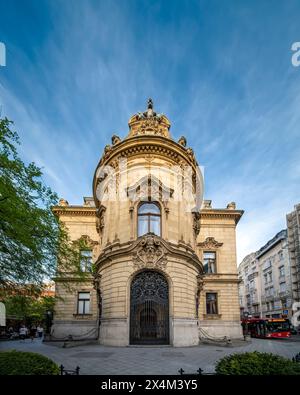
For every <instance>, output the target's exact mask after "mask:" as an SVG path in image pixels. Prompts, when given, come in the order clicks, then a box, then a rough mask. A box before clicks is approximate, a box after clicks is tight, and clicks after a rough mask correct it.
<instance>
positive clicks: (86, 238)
mask: <svg viewBox="0 0 300 395" xmlns="http://www.w3.org/2000/svg"><path fill="white" fill-rule="evenodd" d="M79 241H81V242H83V243H84V244H85V245H86V246H87V247H89V248H93V247H95V246H96V245H97V244H99V243H98V241H94V240H92V239H91V238H90V236H88V235H82V236H81V237H80V238H79Z"/></svg>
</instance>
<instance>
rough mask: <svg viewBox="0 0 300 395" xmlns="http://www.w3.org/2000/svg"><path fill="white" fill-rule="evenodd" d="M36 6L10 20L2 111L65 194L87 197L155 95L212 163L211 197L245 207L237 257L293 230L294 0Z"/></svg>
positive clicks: (219, 203) (297, 193)
mask: <svg viewBox="0 0 300 395" xmlns="http://www.w3.org/2000/svg"><path fill="white" fill-rule="evenodd" d="M29 3H30V5H31V8H30V10H29V11H30V12H29V11H28V7H27V4H26V5H25V4H22V3H20V2H14V1H11V2H10V3H9V5H7V6H6V8H5V18H4V13H1V12H0V38H1V41H2V40H3V41H5V43H6V46H7V48H8V59H7V66H6V67H5V68H2V69H1V70H0V81H1V83H0V104H1V105H2V112H3V113H4V114H5V115H7V116H8V117H9V118H11V119H13V120H14V121H15V128H16V130H17V131H19V132H20V136H21V140H22V148H21V153H22V156H23V158H24V160H26V161H31V160H34V161H36V162H37V164H38V165H40V166H42V167H43V169H44V176H45V179H46V180H47V182H48V183H49V184H50V185H51V186H52V187H53V189H54V190H56V191H57V192H58V194H59V195H60V196H62V197H65V198H67V200H69V201H70V202H72V203H74V204H78V203H80V202H81V201H82V196H83V195H91V183H92V177H93V172H94V169H95V166H96V164H97V162H98V160H99V158H100V156H101V154H102V151H103V148H104V146H105V145H106V144H108V143H109V142H110V137H111V135H112V134H119V135H120V136H121V137H124V136H125V135H126V134H127V121H128V119H129V117H130V116H131V115H132V114H133V113H135V112H137V111H141V110H143V109H144V106H145V102H146V99H147V98H148V97H149V96H152V97H153V98H154V104H155V106H156V108H157V110H158V111H159V112H163V113H166V114H167V115H168V117H169V118H170V120H171V122H172V128H171V133H172V135H173V136H174V138H178V137H179V136H180V135H182V134H184V135H185V136H186V137H187V140H188V144H189V145H191V146H192V147H193V148H194V149H195V152H196V155H197V158H198V161H199V163H200V164H201V165H203V166H204V167H205V196H206V198H211V199H212V200H213V203H214V206H215V207H225V206H226V204H227V203H228V202H229V201H232V200H234V201H236V202H237V206H238V207H239V208H242V209H244V210H245V214H244V217H243V218H242V220H241V222H240V224H239V225H238V244H237V246H238V247H237V248H238V256H239V259H242V257H243V256H244V255H245V254H247V253H249V252H251V251H253V250H255V249H257V248H259V247H260V246H261V245H262V244H264V243H265V242H266V241H267V239H268V238H270V237H272V236H273V235H274V234H275V233H277V232H278V231H279V230H280V229H281V228H283V227H284V226H285V214H286V213H287V212H288V211H290V210H291V209H292V207H293V205H294V204H295V203H297V202H299V200H300V182H299V181H300V179H299V177H300V164H299V163H300V160H299V158H300V143H299V127H298V125H299V121H300V119H299V117H300V115H299V114H300V113H299V106H300V94H299V93H298V92H300V90H299V86H300V68H299V69H298V70H297V69H295V68H293V67H292V65H291V62H290V56H291V53H290V46H291V42H293V41H297V40H298V41H299V37H300V26H299V23H298V20H297V15H298V13H299V11H300V8H299V4H297V2H290V3H289V4H288V5H286V4H283V3H282V4H279V3H277V5H276V6H274V7H272V12H270V9H269V4H268V2H259V3H255V4H254V3H253V2H249V3H247V2H246V3H243V4H238V5H237V4H236V3H235V2H232V3H228V2H226V5H225V4H224V5H221V4H220V2H214V1H209V2H208V1H200V2H198V1H182V0H181V1H177V0H174V1H173V2H171V3H170V2H164V1H162V2H160V1H157V2H154V3H153V2H151V6H149V2H147V1H133V0H130V1H127V2H112V1H102V2H95V1H85V2H77V3H76V6H73V4H71V3H70V2H66V1H55V2H52V1H51V2H50V1H42V0H41V1H40V2H38V3H37V2H29ZM0 7H1V3H0ZM33 15H34V17H35V23H33ZM16 24H17V25H18V27H19V29H18V30H16V29H14V30H13V31H12V30H10V26H12V25H16ZM34 26H36V30H35V28H34ZM1 29H3V30H1ZM8 32H9V33H8ZM2 36H3V38H2Z"/></svg>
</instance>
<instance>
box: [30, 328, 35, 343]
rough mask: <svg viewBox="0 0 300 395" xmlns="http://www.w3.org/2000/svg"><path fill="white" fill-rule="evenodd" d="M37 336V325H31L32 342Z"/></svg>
mask: <svg viewBox="0 0 300 395" xmlns="http://www.w3.org/2000/svg"><path fill="white" fill-rule="evenodd" d="M35 336H36V326H35V325H31V328H30V339H31V341H32V342H33V339H34V338H35Z"/></svg>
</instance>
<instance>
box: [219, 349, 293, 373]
mask: <svg viewBox="0 0 300 395" xmlns="http://www.w3.org/2000/svg"><path fill="white" fill-rule="evenodd" d="M216 373H217V374H219V375H251V376H255V375H300V363H296V362H293V361H291V360H289V359H287V358H283V357H280V356H279V355H275V354H269V353H260V352H257V351H254V352H246V353H241V354H233V355H229V356H227V357H224V358H222V359H220V361H219V362H218V363H217V365H216Z"/></svg>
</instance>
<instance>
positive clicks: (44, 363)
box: [0, 350, 59, 375]
mask: <svg viewBox="0 0 300 395" xmlns="http://www.w3.org/2000/svg"><path fill="white" fill-rule="evenodd" d="M58 374H59V367H58V366H57V365H56V363H54V362H53V361H52V360H51V359H49V358H47V357H45V356H44V355H41V354H37V353H33V352H22V351H16V350H12V351H2V352H0V375H58Z"/></svg>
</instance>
